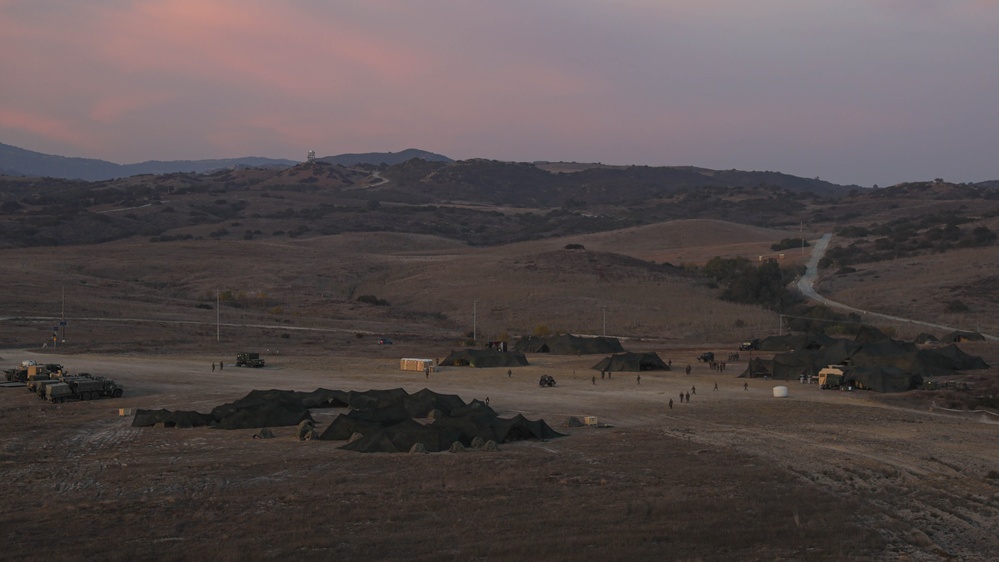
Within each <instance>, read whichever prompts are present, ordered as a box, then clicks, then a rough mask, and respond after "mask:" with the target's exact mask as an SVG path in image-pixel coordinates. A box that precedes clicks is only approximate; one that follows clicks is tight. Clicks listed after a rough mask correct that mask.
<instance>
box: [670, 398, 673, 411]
mask: <svg viewBox="0 0 999 562" xmlns="http://www.w3.org/2000/svg"><path fill="white" fill-rule="evenodd" d="M669 409H670V410H672V409H673V399H672V398H670V399H669Z"/></svg>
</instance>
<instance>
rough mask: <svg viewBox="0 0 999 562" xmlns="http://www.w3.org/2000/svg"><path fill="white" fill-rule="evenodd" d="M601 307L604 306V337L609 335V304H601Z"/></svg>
mask: <svg viewBox="0 0 999 562" xmlns="http://www.w3.org/2000/svg"><path fill="white" fill-rule="evenodd" d="M600 308H602V309H603V310H604V334H603V335H604V337H606V336H607V306H601V307H600Z"/></svg>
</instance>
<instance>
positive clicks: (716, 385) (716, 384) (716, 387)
mask: <svg viewBox="0 0 999 562" xmlns="http://www.w3.org/2000/svg"><path fill="white" fill-rule="evenodd" d="M715 390H718V383H717V382H715Z"/></svg>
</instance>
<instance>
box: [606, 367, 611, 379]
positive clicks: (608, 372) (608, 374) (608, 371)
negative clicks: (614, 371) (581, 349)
mask: <svg viewBox="0 0 999 562" xmlns="http://www.w3.org/2000/svg"><path fill="white" fill-rule="evenodd" d="M607 378H608V379H610V378H611V375H610V369H607Z"/></svg>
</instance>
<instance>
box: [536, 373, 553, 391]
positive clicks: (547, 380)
mask: <svg viewBox="0 0 999 562" xmlns="http://www.w3.org/2000/svg"><path fill="white" fill-rule="evenodd" d="M538 386H540V387H542V388H545V387H549V388H550V387H553V386H555V377H553V376H551V375H541V379H540V380H539V381H538Z"/></svg>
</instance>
